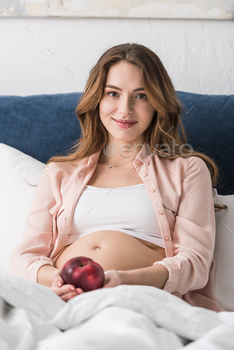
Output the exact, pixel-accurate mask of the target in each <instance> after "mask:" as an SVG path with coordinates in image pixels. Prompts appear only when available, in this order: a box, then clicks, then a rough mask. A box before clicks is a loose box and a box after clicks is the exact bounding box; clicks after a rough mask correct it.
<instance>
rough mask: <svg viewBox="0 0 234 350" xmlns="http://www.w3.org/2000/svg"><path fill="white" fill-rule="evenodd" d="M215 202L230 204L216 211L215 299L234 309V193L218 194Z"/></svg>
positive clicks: (225, 307)
mask: <svg viewBox="0 0 234 350" xmlns="http://www.w3.org/2000/svg"><path fill="white" fill-rule="evenodd" d="M215 203H217V204H226V205H227V206H228V209H222V210H220V211H218V212H216V213H215V221H216V242H215V253H214V258H215V261H216V275H215V299H216V300H217V302H218V303H219V304H220V305H221V306H222V307H223V308H224V309H226V310H228V311H234V278H233V277H234V275H233V273H234V195H228V196H221V195H218V196H217V198H216V200H215Z"/></svg>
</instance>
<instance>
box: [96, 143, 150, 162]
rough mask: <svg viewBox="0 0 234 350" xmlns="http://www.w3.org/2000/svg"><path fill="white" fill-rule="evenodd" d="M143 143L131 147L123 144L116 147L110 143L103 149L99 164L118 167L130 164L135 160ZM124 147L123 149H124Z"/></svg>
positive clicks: (115, 144)
mask: <svg viewBox="0 0 234 350" xmlns="http://www.w3.org/2000/svg"><path fill="white" fill-rule="evenodd" d="M142 144H143V143H137V144H134V145H133V146H132V145H129V146H128V144H126V143H125V144H124V145H122V144H121V145H118V144H117V143H115V142H111V143H109V144H108V146H107V147H104V148H103V150H102V152H101V155H100V157H99V163H100V164H106V163H107V164H109V165H111V166H118V165H124V164H125V163H126V164H128V165H129V164H131V162H133V161H134V159H135V158H136V156H137V154H138V152H139V151H140V150H141V148H142ZM124 146H125V147H124Z"/></svg>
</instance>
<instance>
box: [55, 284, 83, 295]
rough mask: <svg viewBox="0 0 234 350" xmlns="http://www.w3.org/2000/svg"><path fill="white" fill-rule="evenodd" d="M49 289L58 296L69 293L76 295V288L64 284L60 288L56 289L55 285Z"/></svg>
mask: <svg viewBox="0 0 234 350" xmlns="http://www.w3.org/2000/svg"><path fill="white" fill-rule="evenodd" d="M51 288H52V290H53V291H54V292H55V293H56V294H57V295H59V296H61V295H63V294H66V293H71V292H74V293H75V294H77V291H76V288H75V287H74V286H73V285H71V284H65V285H63V286H62V287H57V286H56V285H53V286H52V287H51Z"/></svg>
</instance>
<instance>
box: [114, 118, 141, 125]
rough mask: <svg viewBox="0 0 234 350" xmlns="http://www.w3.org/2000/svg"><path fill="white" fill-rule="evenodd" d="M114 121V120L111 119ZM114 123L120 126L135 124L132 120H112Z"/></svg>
mask: <svg viewBox="0 0 234 350" xmlns="http://www.w3.org/2000/svg"><path fill="white" fill-rule="evenodd" d="M113 119H114V118H113ZM114 121H116V122H118V123H122V124H136V123H137V121H134V120H121V119H114Z"/></svg>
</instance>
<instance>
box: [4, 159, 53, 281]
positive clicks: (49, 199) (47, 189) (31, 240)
mask: <svg viewBox="0 0 234 350" xmlns="http://www.w3.org/2000/svg"><path fill="white" fill-rule="evenodd" d="M55 203H56V201H55V199H54V195H53V191H52V185H51V177H50V168H49V166H48V165H46V166H45V168H44V170H43V172H42V175H41V177H40V179H39V181H38V184H37V187H36V189H35V192H34V197H33V201H32V206H31V210H30V212H29V214H28V216H27V219H26V223H25V231H24V234H23V236H22V238H21V241H20V243H19V244H18V245H17V246H16V247H15V248H14V249H13V251H12V252H11V257H10V273H12V274H14V275H17V276H20V277H23V278H26V279H28V280H31V281H33V282H38V280H37V272H38V270H39V268H40V267H42V266H43V265H50V266H51V267H53V263H52V261H51V259H50V258H49V256H50V254H51V249H52V233H53V216H52V215H51V213H50V209H51V208H52V207H53V206H54V205H55Z"/></svg>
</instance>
